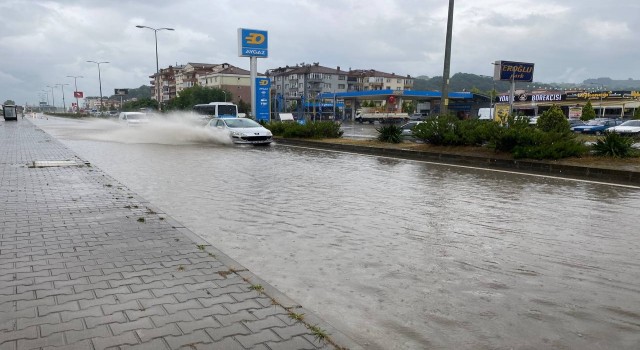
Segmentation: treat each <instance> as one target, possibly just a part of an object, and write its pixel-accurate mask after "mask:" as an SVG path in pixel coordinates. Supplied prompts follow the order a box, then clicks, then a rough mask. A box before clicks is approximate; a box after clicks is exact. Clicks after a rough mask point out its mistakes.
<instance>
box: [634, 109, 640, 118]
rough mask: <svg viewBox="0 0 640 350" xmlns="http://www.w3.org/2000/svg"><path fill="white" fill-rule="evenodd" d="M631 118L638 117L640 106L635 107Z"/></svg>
mask: <svg viewBox="0 0 640 350" xmlns="http://www.w3.org/2000/svg"><path fill="white" fill-rule="evenodd" d="M633 119H640V108H636V109H635V111H633Z"/></svg>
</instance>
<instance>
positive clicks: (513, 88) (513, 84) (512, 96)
mask: <svg viewBox="0 0 640 350" xmlns="http://www.w3.org/2000/svg"><path fill="white" fill-rule="evenodd" d="M515 98H516V81H515V79H514V75H513V73H512V74H511V97H510V98H509V115H513V114H514V113H513V102H514V100H515Z"/></svg>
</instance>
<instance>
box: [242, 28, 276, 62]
mask: <svg viewBox="0 0 640 350" xmlns="http://www.w3.org/2000/svg"><path fill="white" fill-rule="evenodd" d="M268 42H269V40H268V36H267V31H266V30H257V29H246V28H238V56H240V57H268V56H269V46H268Z"/></svg>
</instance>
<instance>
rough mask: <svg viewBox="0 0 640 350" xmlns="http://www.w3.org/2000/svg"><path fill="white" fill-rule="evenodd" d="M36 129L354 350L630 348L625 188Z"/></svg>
mask: <svg viewBox="0 0 640 350" xmlns="http://www.w3.org/2000/svg"><path fill="white" fill-rule="evenodd" d="M35 122H36V124H38V125H40V126H41V127H43V128H44V129H45V130H47V131H48V132H50V133H52V134H53V135H58V137H59V138H61V139H62V141H63V142H64V143H65V144H66V145H68V146H69V147H71V148H72V149H74V150H75V151H76V152H78V153H79V154H80V155H81V156H82V157H84V158H85V159H87V160H89V161H91V163H93V164H95V165H96V166H98V167H100V168H102V169H103V170H105V171H106V172H108V173H110V174H111V175H112V176H114V177H115V178H117V179H119V180H120V181H122V182H123V183H124V184H125V185H127V186H128V187H130V188H131V189H132V190H134V191H136V192H137V193H139V194H140V195H142V196H143V197H145V198H146V199H148V200H150V201H151V202H153V203H154V204H155V205H157V206H159V207H161V208H162V209H163V210H165V211H166V212H167V213H168V214H170V215H172V216H173V217H174V218H176V219H177V220H178V221H180V222H181V223H183V224H184V225H185V226H187V227H188V228H190V229H191V230H193V231H194V232H196V233H197V234H199V235H201V236H203V237H205V238H206V239H207V240H208V241H209V242H210V243H211V244H212V245H214V246H215V247H217V248H219V249H221V250H222V251H224V252H225V253H227V254H229V255H230V256H232V257H233V258H235V259H237V260H238V261H239V262H240V263H242V264H243V265H245V266H246V267H247V268H249V269H250V270H251V271H253V272H254V273H256V274H257V275H259V276H260V277H262V278H264V279H265V280H267V281H268V282H269V283H271V284H273V285H274V286H276V287H277V288H278V289H280V290H281V291H283V292H284V293H285V294H287V295H288V296H290V297H292V298H293V299H294V300H296V301H298V302H300V303H301V304H302V305H303V306H305V307H308V308H309V309H311V310H313V311H314V312H316V313H317V314H319V315H320V316H321V317H323V318H325V319H326V320H327V321H329V322H330V323H331V324H333V325H334V326H335V327H336V328H338V329H340V330H342V331H344V332H345V333H347V334H349V335H350V336H351V337H353V338H354V339H356V340H357V341H358V342H359V343H361V344H362V345H363V346H364V347H365V348H367V349H432V348H436V349H511V348H513V349H637V348H639V347H640V258H639V256H638V251H640V239H639V238H638V232H640V231H639V230H638V215H639V214H638V213H640V190H639V189H637V188H628V187H618V186H610V185H603V184H594V183H589V182H578V181H573V180H563V179H554V178H549V177H539V176H525V175H517V174H509V173H502V172H491V171H484V170H477V169H469V168H457V167H453V166H443V165H434V164H428V163H419V162H411V161H405V160H396V159H388V158H378V157H367V156H361V155H354V154H345V153H331V152H323V151H314V150H306V149H301V148H292V147H284V146H279V145H272V146H271V147H258V148H256V147H235V146H230V145H223V144H220V143H219V142H214V141H212V140H208V139H207V138H206V137H204V138H201V137H195V139H191V138H190V137H189V133H188V131H184V137H185V138H184V143H182V144H180V143H177V142H167V143H170V144H163V143H164V142H162V137H161V138H159V139H156V140H155V141H154V142H152V143H148V142H147V143H124V141H122V140H117V139H111V140H110V139H109V138H108V137H101V136H100V135H102V136H105V135H109V134H110V133H113V132H114V131H113V130H112V129H109V130H106V129H105V128H100V127H94V126H95V124H91V122H77V121H66V120H60V119H53V118H52V119H50V120H36V121H35ZM92 125H94V126H92ZM194 132H195V133H196V135H200V134H198V133H199V132H200V130H199V129H198V130H195V131H194ZM96 140H97V141H96ZM128 141H129V142H135V137H134V136H131V135H130V137H128ZM147 141H148V140H147Z"/></svg>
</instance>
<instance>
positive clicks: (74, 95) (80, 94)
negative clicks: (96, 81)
mask: <svg viewBox="0 0 640 350" xmlns="http://www.w3.org/2000/svg"><path fill="white" fill-rule="evenodd" d="M82 96H84V94H83V93H82V91H74V92H73V97H75V98H82Z"/></svg>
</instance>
